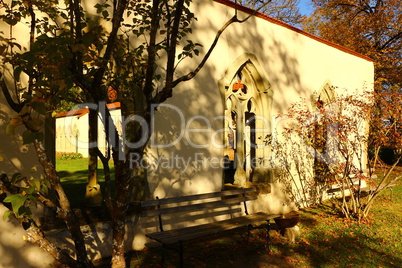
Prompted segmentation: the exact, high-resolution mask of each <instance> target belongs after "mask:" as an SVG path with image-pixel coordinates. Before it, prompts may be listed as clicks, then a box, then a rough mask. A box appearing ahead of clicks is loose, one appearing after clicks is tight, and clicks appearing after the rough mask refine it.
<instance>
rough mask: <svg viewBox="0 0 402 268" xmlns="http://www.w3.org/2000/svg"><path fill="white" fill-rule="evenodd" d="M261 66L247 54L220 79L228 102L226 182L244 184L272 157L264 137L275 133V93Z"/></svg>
mask: <svg viewBox="0 0 402 268" xmlns="http://www.w3.org/2000/svg"><path fill="white" fill-rule="evenodd" d="M259 69H260V68H259V65H258V62H257V61H256V59H255V57H254V56H253V55H250V54H245V55H243V56H242V57H240V58H239V59H238V60H237V61H236V62H235V63H234V64H232V66H231V67H229V69H228V71H227V75H226V76H225V78H223V79H222V80H221V81H220V85H221V92H222V95H223V96H224V98H225V99H224V100H225V104H226V105H225V118H226V119H225V144H226V145H227V146H226V150H225V153H224V156H225V159H226V164H227V165H226V167H225V172H224V182H225V183H234V184H237V185H240V186H244V185H245V184H246V182H247V181H252V180H253V177H255V172H256V170H258V169H259V168H260V169H261V168H262V167H264V165H265V164H266V163H264V161H266V160H267V159H268V155H269V150H268V148H267V146H266V145H267V144H266V143H264V137H266V136H268V135H270V133H271V125H270V124H271V123H270V122H271V120H270V116H271V112H270V110H271V102H272V92H271V91H270V85H269V83H268V81H267V80H266V79H264V78H263V76H262V75H261V72H260V71H259Z"/></svg>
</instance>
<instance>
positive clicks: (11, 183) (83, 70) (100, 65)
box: [0, 0, 251, 268]
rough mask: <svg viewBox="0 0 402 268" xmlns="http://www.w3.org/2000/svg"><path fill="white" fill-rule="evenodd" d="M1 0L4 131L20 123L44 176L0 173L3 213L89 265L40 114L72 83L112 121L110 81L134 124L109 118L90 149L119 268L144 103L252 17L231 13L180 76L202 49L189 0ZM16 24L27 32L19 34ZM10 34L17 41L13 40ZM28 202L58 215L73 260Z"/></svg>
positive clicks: (139, 184) (148, 109) (138, 190)
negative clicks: (98, 166) (8, 113)
mask: <svg viewBox="0 0 402 268" xmlns="http://www.w3.org/2000/svg"><path fill="white" fill-rule="evenodd" d="M0 3H1V5H0V11H1V13H0V19H1V20H2V23H6V24H7V25H8V27H9V29H10V31H9V33H8V34H7V35H5V34H4V33H0V60H1V65H2V68H1V69H0V70H1V72H0V87H1V90H2V92H3V94H4V96H5V98H6V100H7V102H8V104H9V106H10V107H11V108H12V109H13V110H14V111H16V112H17V113H18V117H16V118H13V119H12V120H11V122H10V124H9V125H8V126H7V129H6V131H7V133H8V134H10V135H12V134H13V133H14V129H15V128H16V127H21V128H24V129H25V131H24V132H23V135H22V136H23V137H22V138H23V142H24V143H25V144H33V145H34V148H35V151H36V153H37V155H38V159H39V161H40V164H41V165H42V167H43V170H44V172H45V178H44V179H41V178H33V179H32V178H25V177H23V176H21V175H20V174H15V175H13V176H7V175H5V174H1V176H0V181H1V186H2V188H1V189H2V190H1V192H0V193H1V194H0V203H2V204H3V205H5V206H6V207H7V208H9V211H7V213H6V215H5V216H14V217H15V218H16V219H17V220H19V222H20V224H21V226H22V227H23V228H24V229H25V230H26V232H27V240H28V241H31V242H33V243H36V244H37V245H38V246H40V247H41V248H43V249H44V250H46V251H47V252H49V253H50V254H51V255H52V256H53V257H54V258H56V259H57V260H59V261H60V262H62V263H65V264H67V265H68V266H70V267H92V266H93V264H92V263H91V261H90V260H89V259H88V254H87V250H86V248H85V243H84V237H83V234H82V232H81V230H80V226H79V221H78V220H77V215H76V214H75V213H74V211H73V209H72V208H71V205H70V201H69V198H68V196H67V195H66V193H65V191H64V189H63V187H62V185H61V182H60V177H59V174H58V173H57V171H56V169H55V167H54V165H53V164H52V162H51V161H50V159H49V157H48V155H47V154H46V145H45V144H44V142H43V141H44V133H43V125H44V118H45V116H46V115H48V114H50V113H52V112H53V111H54V110H55V109H56V107H58V106H59V105H61V104H62V101H63V100H64V101H69V98H68V97H66V94H67V95H68V92H69V91H71V90H72V88H77V89H79V92H80V94H81V95H82V96H83V99H84V100H85V101H87V102H91V103H94V104H96V105H97V106H96V108H94V112H95V114H97V111H98V110H100V109H103V110H104V111H105V114H106V116H105V118H110V114H109V112H108V109H106V102H107V100H108V98H107V88H108V86H109V85H111V84H112V83H113V82H115V81H117V82H119V95H120V96H119V98H118V101H120V102H121V103H122V115H123V116H124V118H136V119H138V118H141V119H142V121H139V120H133V122H130V123H128V124H127V125H126V126H125V132H124V135H122V136H119V135H118V134H117V126H116V125H115V124H114V122H113V121H111V120H103V121H102V125H103V127H104V129H106V130H109V131H106V137H107V141H108V144H109V146H110V149H109V150H110V151H111V152H109V153H108V154H103V153H102V152H101V151H100V150H99V148H97V147H95V148H93V149H94V151H95V152H96V154H97V156H98V157H99V159H100V160H101V161H102V163H103V169H104V174H105V184H106V187H105V196H104V200H105V204H106V207H107V208H108V211H109V213H110V217H111V219H112V233H113V234H112V248H111V253H112V261H111V262H112V267H119V268H121V267H125V266H126V263H125V258H124V253H125V249H124V236H125V219H126V215H127V209H128V206H129V202H130V201H131V197H132V195H134V196H136V197H138V198H141V197H142V193H143V192H144V185H145V183H144V180H145V179H146V178H145V176H144V170H142V168H141V167H139V166H136V165H135V164H134V165H132V163H130V157H129V156H130V155H131V154H137V155H138V156H139V157H140V158H141V157H142V156H143V153H144V149H145V147H146V144H147V141H148V140H149V138H150V136H151V133H150V131H147V130H148V128H147V127H148V126H149V125H150V122H151V120H152V114H153V110H152V107H153V108H155V105H158V104H160V103H163V102H164V101H166V100H167V99H168V98H170V97H172V96H173V89H174V88H175V87H176V86H177V85H178V84H180V83H182V82H185V81H188V80H190V79H192V78H193V77H194V76H195V75H197V73H198V72H199V71H200V70H201V69H202V68H203V66H204V64H205V62H206V61H207V59H208V58H209V56H210V55H211V53H212V50H213V49H214V47H215V46H216V44H217V42H218V39H219V37H220V36H221V34H222V33H223V31H224V30H225V29H226V28H227V27H229V25H231V24H232V23H242V22H244V21H246V20H247V19H248V18H249V17H250V16H251V15H250V16H248V17H246V18H244V19H243V20H240V19H239V18H238V17H237V15H234V16H233V17H232V18H230V19H229V20H228V21H227V23H226V24H225V25H223V26H222V28H221V29H220V30H219V31H218V32H217V33H216V37H215V39H214V42H213V43H212V45H211V46H210V48H209V49H208V50H206V52H205V54H204V56H203V58H202V59H201V60H200V62H199V64H198V65H197V67H196V68H195V69H194V70H193V71H191V72H189V73H187V74H185V75H183V76H180V77H175V74H177V73H180V72H178V71H177V68H178V67H181V65H180V64H178V63H180V62H182V61H183V60H184V59H186V60H188V59H191V58H193V57H194V56H197V55H199V53H200V51H199V48H200V46H201V45H200V44H197V43H195V42H193V41H192V40H191V38H190V37H188V36H189V35H190V34H191V33H192V28H191V25H192V23H193V22H194V20H195V16H194V14H193V13H192V12H191V11H190V9H189V5H190V3H191V1H188V0H177V1H169V0H152V1H149V0H144V1H129V0H114V1H107V0H106V1H98V2H97V1H94V4H95V6H94V7H89V6H88V3H87V1H79V0H69V1H63V3H59V1H57V0H51V1H37V0H28V1H11V0H10V1H0ZM91 10H94V11H96V13H97V14H93V13H94V12H92V11H91ZM123 19H124V20H123ZM19 26H22V27H20V28H18V27H19ZM16 29H27V30H28V31H27V32H23V33H21V32H18V31H17V30H16ZM17 34H18V35H19V36H18V37H19V38H18V39H16V38H15V35H17ZM24 34H25V36H24V37H23V38H20V37H21V36H20V35H24ZM19 42H21V43H19ZM105 118H104V119H105ZM134 121H135V122H134ZM138 122H140V123H138ZM138 141H141V143H139V145H137V146H126V145H127V144H130V143H131V144H133V143H136V142H138ZM110 158H112V159H113V162H114V167H115V173H114V174H115V175H114V178H112V176H111V172H110V168H109V160H110ZM112 179H114V182H115V187H114V193H112V187H111V180H112ZM49 188H51V189H53V190H54V191H55V196H56V197H57V198H56V199H51V198H50V196H49V195H48V194H47V192H48V190H49ZM133 190H134V191H133ZM133 192H134V194H133ZM36 202H41V203H43V204H44V205H45V206H48V207H51V208H53V209H54V210H55V211H57V216H58V217H59V218H60V219H62V220H64V222H65V224H66V226H67V229H68V230H69V232H70V234H71V236H72V239H73V241H74V245H75V254H76V259H73V258H72V257H71V256H69V255H68V254H66V253H65V252H64V251H62V250H60V249H59V248H57V247H56V246H55V245H54V244H53V243H52V242H50V241H49V240H48V239H47V238H46V236H45V234H44V232H43V231H42V230H41V228H40V227H38V225H37V223H36V222H35V220H34V219H33V218H32V217H31V215H32V213H31V210H30V204H32V203H36Z"/></svg>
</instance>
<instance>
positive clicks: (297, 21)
mask: <svg viewBox="0 0 402 268" xmlns="http://www.w3.org/2000/svg"><path fill="white" fill-rule="evenodd" d="M235 2H237V3H239V4H241V5H242V6H245V7H249V8H251V9H254V10H256V9H258V8H260V7H261V6H262V5H265V7H264V8H261V9H260V12H262V13H264V14H267V15H268V16H270V17H273V18H275V19H278V20H280V21H283V22H286V23H288V24H290V25H293V26H300V25H301V22H302V19H303V16H302V14H301V13H300V9H299V6H298V4H299V2H300V0H238V1H235Z"/></svg>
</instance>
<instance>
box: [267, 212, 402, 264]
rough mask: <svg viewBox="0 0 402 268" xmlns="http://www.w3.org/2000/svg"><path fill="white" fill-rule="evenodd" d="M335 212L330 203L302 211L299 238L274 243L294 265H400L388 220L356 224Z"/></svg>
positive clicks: (398, 250) (401, 261) (397, 244)
mask: <svg viewBox="0 0 402 268" xmlns="http://www.w3.org/2000/svg"><path fill="white" fill-rule="evenodd" d="M335 215H336V213H335V212H334V211H333V210H331V207H330V206H318V207H317V208H309V209H306V210H304V211H303V213H302V217H301V230H302V235H301V237H300V239H299V241H298V242H297V243H295V244H288V243H278V244H276V245H275V246H276V247H277V248H278V250H279V251H280V252H281V253H282V254H283V255H285V256H286V257H285V258H286V259H287V260H290V261H291V262H293V263H294V264H295V265H296V266H297V267H402V257H401V255H400V251H401V249H400V244H399V243H400V242H398V240H397V239H391V238H392V236H390V235H389V233H394V232H395V231H396V230H395V229H391V228H392V227H389V226H388V225H392V224H394V223H392V222H391V219H388V221H387V222H383V221H375V220H374V221H373V222H372V223H369V224H358V223H356V222H354V221H352V220H347V219H340V218H339V217H337V216H335ZM395 221H399V219H396V220H395ZM395 223H396V222H395ZM387 230H388V231H387Z"/></svg>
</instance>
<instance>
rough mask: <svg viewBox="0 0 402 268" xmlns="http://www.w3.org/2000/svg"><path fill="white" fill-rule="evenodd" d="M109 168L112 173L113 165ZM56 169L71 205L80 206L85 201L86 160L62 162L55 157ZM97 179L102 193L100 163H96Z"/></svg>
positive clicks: (102, 183)
mask: <svg viewBox="0 0 402 268" xmlns="http://www.w3.org/2000/svg"><path fill="white" fill-rule="evenodd" d="M110 168H111V172H112V173H113V172H114V168H113V163H110ZM56 169H57V171H58V173H59V176H60V180H61V184H62V185H63V187H64V190H65V191H66V193H67V196H68V198H69V199H70V202H71V204H72V205H73V206H75V207H77V206H80V205H82V204H83V203H84V201H85V187H86V185H87V183H88V158H81V159H69V160H62V159H61V158H60V157H57V158H56ZM97 178H98V183H99V185H100V186H101V189H102V192H104V191H105V190H104V189H105V188H104V187H105V178H104V175H103V166H102V163H101V162H100V161H99V162H98V172H97Z"/></svg>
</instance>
